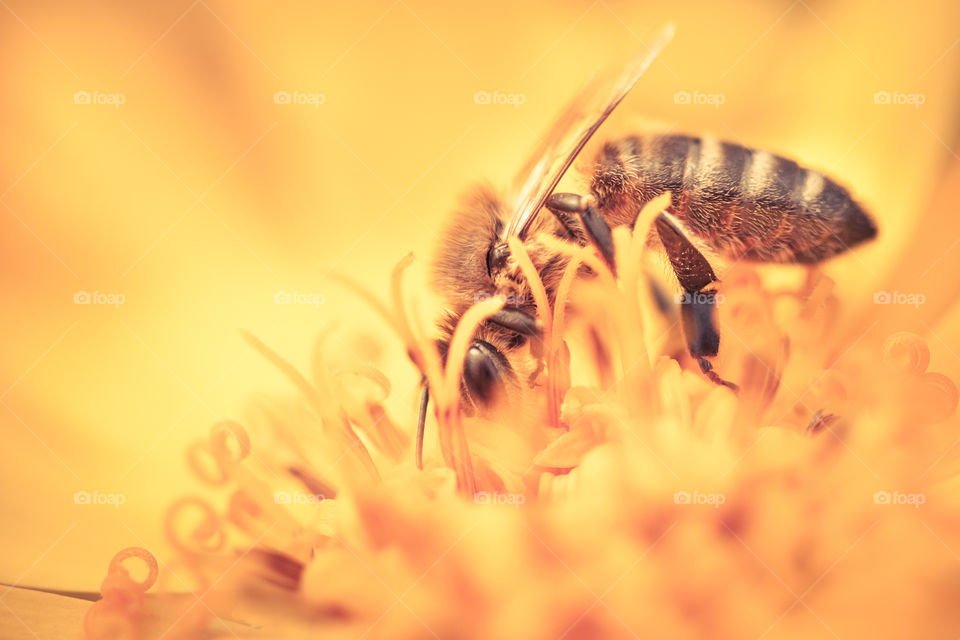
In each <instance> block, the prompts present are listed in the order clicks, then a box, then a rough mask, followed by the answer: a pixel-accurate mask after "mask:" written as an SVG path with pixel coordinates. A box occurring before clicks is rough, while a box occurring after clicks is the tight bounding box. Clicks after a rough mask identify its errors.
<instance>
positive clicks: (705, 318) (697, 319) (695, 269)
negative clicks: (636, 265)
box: [655, 214, 739, 392]
mask: <svg viewBox="0 0 960 640" xmlns="http://www.w3.org/2000/svg"><path fill="white" fill-rule="evenodd" d="M655 225H656V228H657V234H658V235H659V236H660V241H661V242H662V243H663V247H664V249H665V250H666V252H667V258H669V259H670V265H671V266H672V267H673V272H674V273H675V274H676V276H677V280H679V281H680V286H681V287H682V288H683V294H682V295H681V296H680V319H681V322H682V325H683V335H684V337H685V338H686V341H687V348H688V349H689V351H690V355H691V356H692V357H693V358H694V359H695V360H696V361H697V363H698V364H699V365H700V370H701V371H702V372H703V374H704V375H705V376H707V378H708V379H710V380H711V381H712V382H714V383H715V384H718V385H723V386H725V387H728V388H730V389H732V390H733V391H735V392H736V391H738V390H739V387H737V385H735V384H734V383H732V382H728V381H727V380H724V379H723V378H721V377H720V376H719V375H718V374H717V372H716V371H714V370H713V363H711V362H710V361H709V360H708V359H707V358H712V357H715V356H716V355H717V353H719V351H720V335H719V334H718V333H717V328H716V305H717V298H716V291H714V290H712V289H708V288H707V287H708V286H709V285H710V284H712V283H714V282H717V281H718V278H717V276H716V274H715V273H714V272H713V267H711V266H710V263H709V262H708V261H707V259H706V258H705V257H704V255H703V254H702V253H701V252H700V250H699V249H697V248H696V246H694V244H693V243H692V242H690V240H689V239H687V237H686V236H685V235H684V233H683V231H682V230H681V229H679V228H678V227H677V226H676V225H675V224H674V223H673V222H672V221H671V220H670V219H669V218H668V217H667V216H664V215H663V214H660V215H659V216H658V217H657V219H656V222H655Z"/></svg>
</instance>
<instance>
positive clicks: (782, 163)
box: [593, 135, 876, 262]
mask: <svg viewBox="0 0 960 640" xmlns="http://www.w3.org/2000/svg"><path fill="white" fill-rule="evenodd" d="M593 191H594V195H595V196H596V197H597V199H598V201H599V203H600V206H601V211H602V212H603V214H604V216H606V217H607V219H608V220H609V221H610V222H611V223H614V224H632V223H633V220H634V219H636V216H637V214H638V213H639V211H640V209H641V208H642V206H643V204H644V203H646V202H648V201H650V200H651V199H653V198H655V197H657V196H658V195H660V194H661V193H663V192H664V191H670V192H671V193H672V194H673V205H672V206H671V208H670V211H671V213H672V214H673V215H674V216H676V217H677V218H679V219H680V220H682V221H683V222H684V223H685V225H686V226H687V227H688V228H689V229H690V230H691V231H692V232H694V233H696V234H697V235H698V236H699V237H700V238H701V239H702V240H704V241H705V242H707V243H708V244H709V245H710V246H712V247H714V248H715V249H716V250H718V251H720V252H722V253H724V254H726V255H727V256H729V257H731V258H734V259H736V258H744V259H747V260H759V261H765V262H767V261H776V262H818V261H820V260H824V259H826V258H829V257H831V256H834V255H836V254H838V253H842V252H843V251H845V250H847V249H849V248H850V247H852V246H854V245H856V244H859V243H861V242H863V241H864V240H869V239H871V238H873V237H874V236H875V235H876V227H874V225H873V222H872V220H871V219H870V217H869V216H868V215H867V214H866V213H865V212H864V211H863V209H861V208H860V206H859V205H857V203H856V202H854V201H853V199H852V198H851V197H850V194H849V193H847V190H846V189H844V188H843V187H841V186H840V185H838V184H837V183H836V182H834V181H833V180H831V179H829V178H827V177H826V176H824V175H823V174H822V173H819V172H817V171H813V170H811V169H804V168H803V167H800V166H798V165H797V163H795V162H793V161H792V160H788V159H786V158H782V157H780V156H777V155H774V154H772V153H769V152H767V151H761V150H757V149H748V148H746V147H743V146H740V145H737V144H729V143H726V142H720V141H718V140H715V139H712V138H694V137H690V136H682V135H666V136H652V135H651V136H645V137H633V138H625V139H623V140H619V141H617V142H611V143H608V144H606V145H605V146H604V148H603V151H602V152H601V153H600V157H599V159H598V162H597V167H596V171H595V173H594V178H593Z"/></svg>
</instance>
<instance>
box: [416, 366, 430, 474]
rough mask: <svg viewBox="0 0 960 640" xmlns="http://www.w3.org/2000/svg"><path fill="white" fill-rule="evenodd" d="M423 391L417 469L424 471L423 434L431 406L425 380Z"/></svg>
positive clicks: (418, 432) (418, 425) (425, 380)
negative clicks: (429, 406) (428, 407)
mask: <svg viewBox="0 0 960 640" xmlns="http://www.w3.org/2000/svg"><path fill="white" fill-rule="evenodd" d="M422 384H423V391H421V393H420V418H419V420H418V421H417V453H416V460H417V469H420V470H421V471H423V432H424V431H425V430H426V427H427V405H428V404H430V385H428V384H427V379H426V378H424V379H423V383H422Z"/></svg>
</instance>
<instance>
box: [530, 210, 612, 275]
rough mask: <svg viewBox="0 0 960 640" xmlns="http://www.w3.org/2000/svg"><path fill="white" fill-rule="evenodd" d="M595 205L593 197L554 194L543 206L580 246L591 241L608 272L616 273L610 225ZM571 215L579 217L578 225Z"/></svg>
mask: <svg viewBox="0 0 960 640" xmlns="http://www.w3.org/2000/svg"><path fill="white" fill-rule="evenodd" d="M595 204H596V201H595V200H594V198H593V196H580V195H577V194H575V193H555V194H553V195H552V196H550V197H549V198H547V201H546V203H545V206H546V207H547V209H549V210H550V213H552V214H553V215H554V216H556V218H557V220H559V221H560V224H562V225H563V226H564V227H565V228H566V229H567V231H568V232H569V233H570V235H572V236H573V237H574V238H575V239H576V240H577V241H578V242H579V243H580V244H583V245H585V244H586V243H587V240H588V239H589V240H590V241H592V242H593V244H594V246H596V247H597V249H599V251H600V255H602V256H603V260H604V262H606V263H607V266H608V267H610V270H611V271H614V272H616V271H615V268H614V267H615V263H614V257H613V234H612V233H611V232H610V225H608V224H607V221H606V220H604V219H603V216H602V215H600V213H599V212H598V211H597V210H596V208H595V207H594V205H595ZM571 214H579V215H580V221H579V224H578V222H577V220H576V218H574V216H573V215H571ZM581 225H582V226H581Z"/></svg>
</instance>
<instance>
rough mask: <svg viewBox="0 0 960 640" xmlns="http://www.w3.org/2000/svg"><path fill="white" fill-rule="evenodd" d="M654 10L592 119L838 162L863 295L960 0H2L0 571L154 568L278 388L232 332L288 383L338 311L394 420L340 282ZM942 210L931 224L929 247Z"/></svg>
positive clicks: (422, 253) (504, 173)
mask: <svg viewBox="0 0 960 640" xmlns="http://www.w3.org/2000/svg"><path fill="white" fill-rule="evenodd" d="M668 21H673V22H674V23H675V24H676V26H677V36H676V37H675V39H674V41H673V42H672V43H671V44H670V46H669V47H668V48H667V50H666V51H665V52H664V54H663V56H662V58H661V59H660V61H658V62H657V63H655V64H654V65H653V67H651V69H650V71H649V72H648V74H647V76H646V77H645V78H643V79H642V80H641V83H640V84H639V86H638V88H637V89H636V90H635V91H634V92H633V93H632V94H631V95H630V96H629V97H628V99H627V100H626V102H625V103H624V105H623V106H622V107H621V109H620V110H619V112H618V113H617V114H615V117H614V118H612V119H611V121H610V123H609V124H608V126H606V127H605V128H604V130H602V131H601V134H600V136H601V137H604V136H610V135H615V134H616V133H617V132H618V131H619V132H623V131H626V130H628V129H629V128H630V127H631V125H633V124H635V123H639V122H640V121H641V119H643V120H652V121H655V122H658V123H660V124H661V125H664V126H669V127H672V128H674V129H676V130H679V131H688V132H694V133H713V134H715V135H717V136H720V137H723V138H727V139H729V140H731V141H736V142H741V143H743V144H746V145H749V146H756V147H764V148H768V149H771V150H773V151H776V152H780V153H783V154H785V155H789V156H791V157H793V158H795V159H797V160H798V161H800V162H801V163H802V164H807V165H810V166H813V167H817V168H820V169H823V170H825V171H827V172H828V173H830V174H831V175H833V176H835V177H836V178H838V179H839V180H840V181H841V182H843V183H845V184H847V185H848V186H850V188H851V190H852V191H853V193H854V194H855V195H856V196H857V197H858V199H860V200H861V201H862V202H863V203H864V204H865V205H866V206H867V207H868V208H869V209H870V210H872V211H873V212H875V214H876V216H877V218H878V219H879V222H880V228H881V237H880V240H879V241H878V242H877V243H875V244H874V245H873V246H870V247H866V248H864V249H863V250H858V251H857V253H856V255H854V256H848V257H845V258H843V259H842V260H841V261H840V262H842V264H843V265H844V266H845V267H846V271H845V272H844V276H843V277H842V278H838V280H839V281H840V286H841V287H842V288H844V289H847V290H849V291H859V292H860V293H861V294H862V293H863V292H867V294H869V293H870V292H873V291H875V290H876V289H877V288H878V282H879V281H881V280H882V279H884V278H886V277H887V276H888V275H889V270H890V268H891V265H892V264H893V261H894V258H895V257H896V256H898V255H900V254H902V253H904V252H906V251H909V246H908V244H909V242H910V239H911V237H912V236H911V234H913V233H914V231H915V229H914V228H915V226H916V221H917V219H918V218H919V216H920V214H921V212H922V211H923V210H924V207H925V206H926V204H927V202H928V199H929V198H930V195H931V192H932V190H933V189H934V186H935V185H936V184H937V183H938V182H939V181H940V179H941V177H942V171H943V168H944V166H945V164H946V161H947V160H950V159H952V158H955V157H956V156H955V155H954V153H955V152H954V151H953V150H955V149H956V148H957V147H956V136H957V124H958V121H957V117H956V113H957V109H956V106H957V103H958V97H960V95H958V90H960V85H958V82H957V79H958V78H960V73H958V72H960V46H958V42H960V5H958V4H957V3H955V2H949V1H943V2H935V1H930V2H923V1H921V2H913V3H902V2H861V1H851V2H842V3H838V2H813V1H809V2H804V1H802V0H798V1H796V2H790V1H777V2H771V1H768V0H765V1H763V2H760V1H757V2H750V1H744V2H737V3H707V2H699V1H697V2H689V3H666V2H660V3H651V2H620V1H614V0H597V1H591V0H577V1H568V2H557V3H547V2H542V1H536V2H528V3H518V2H499V1H498V2H490V3H484V4H483V5H482V6H481V5H476V6H474V5H470V6H469V7H468V6H466V5H457V4H453V3H441V2H420V1H417V0H402V1H401V0H398V1H397V2H393V3H391V2H389V1H387V2H357V3H293V2H291V3H286V2H284V3H263V2H259V3H258V2H252V1H246V0H244V1H231V2H216V1H214V0H196V1H191V0H185V1H183V2H169V3H156V4H153V5H148V4H146V3H130V2H103V3H87V2H58V3H56V2H47V3H34V2H22V1H14V0H2V1H0V55H2V58H0V59H2V60H3V61H4V73H3V74H2V76H0V140H2V141H3V145H2V153H0V224H2V230H0V242H2V243H3V246H2V249H0V260H2V263H3V264H2V274H3V275H2V278H3V281H2V285H0V298H2V307H3V314H2V316H0V322H2V326H0V330H2V335H3V358H2V360H0V399H2V405H0V428H2V434H3V435H2V442H3V444H2V449H0V450H2V454H0V455H2V458H0V474H2V482H3V484H2V487H3V488H2V492H0V505H2V513H3V525H4V526H3V527H2V530H0V548H2V549H3V552H2V555H0V581H3V582H6V583H14V582H16V583H18V584H23V585H41V586H47V587H61V588H94V587H95V586H96V585H97V583H98V582H99V579H100V577H101V576H102V575H103V571H104V569H105V566H106V563H107V562H108V561H109V559H110V557H111V556H112V555H113V553H114V552H115V551H117V550H118V549H119V548H122V547H125V546H129V545H142V546H147V547H149V548H151V549H153V550H155V551H159V554H158V555H161V556H162V555H163V550H164V549H165V547H164V543H163V540H162V526H161V522H162V516H163V512H164V508H165V505H166V504H167V503H168V502H169V501H170V500H171V499H172V498H173V497H175V496H178V495H181V494H183V493H185V492H188V491H190V490H191V487H192V486H193V484H194V482H193V480H192V478H191V477H190V475H189V474H188V472H187V470H186V466H185V464H184V461H183V451H184V448H185V446H186V444H187V443H189V442H190V441H191V440H193V439H195V438H196V437H198V435H200V434H202V433H205V432H206V431H207V429H208V428H209V426H210V425H211V424H212V423H214V422H215V421H216V420H218V419H220V418H230V417H240V416H242V411H243V406H244V403H245V401H246V399H248V398H249V396H250V394H251V393H253V392H259V391H264V390H266V391H279V392H287V391H289V389H288V387H287V385H286V383H285V381H284V380H283V379H282V378H281V377H280V376H279V374H277V373H276V372H275V371H274V370H273V368H272V367H270V366H269V365H268V364H266V363H264V362H263V361H261V360H260V359H259V358H258V357H257V356H256V355H255V354H254V353H252V351H251V350H250V349H249V348H248V347H246V345H245V343H244V342H243V341H242V339H241V337H240V334H239V332H238V329H247V330H249V331H250V332H252V333H254V334H255V335H257V336H258V337H260V338H261V339H262V340H264V341H265V342H266V343H267V344H269V345H270V346H271V347H273V348H274V349H275V350H277V351H278V352H279V353H281V354H283V355H284V356H286V357H288V358H289V359H290V360H291V361H292V362H293V363H294V364H296V365H297V366H298V367H301V368H303V369H307V368H308V367H309V360H310V351H311V348H312V342H313V338H314V336H315V335H316V333H317V331H318V330H319V329H320V328H322V327H325V326H330V325H331V324H334V323H335V326H336V338H337V339H336V340H335V341H334V347H335V348H338V349H341V350H342V351H343V352H344V353H347V354H351V353H354V354H357V355H358V356H359V357H361V358H364V359H368V358H369V359H373V360H376V361H378V363H379V364H380V365H381V366H383V368H384V369H385V370H387V371H388V372H391V373H392V377H393V379H394V381H395V383H396V384H395V390H394V394H395V395H396V396H397V403H398V406H400V407H403V408H405V407H412V402H413V398H412V396H411V392H412V391H413V389H414V385H415V382H416V376H415V375H414V372H413V370H412V367H410V365H409V364H407V363H406V362H404V359H403V354H402V352H401V351H400V350H399V349H398V346H397V343H396V342H394V341H392V339H391V338H390V337H389V336H386V335H385V330H384V327H383V326H382V325H379V324H377V322H376V321H374V320H373V319H372V317H371V316H372V314H371V313H370V312H369V310H368V309H367V308H366V307H364V306H363V305H362V304H361V303H359V302H358V301H357V300H356V298H355V296H353V295H352V294H351V293H350V292H349V291H346V290H344V288H343V287H342V286H340V285H338V284H336V283H335V282H334V281H333V280H331V277H330V276H331V274H332V273H334V272H339V273H344V274H352V275H353V276H354V277H356V278H357V279H359V280H362V281H363V282H365V283H366V284H367V285H368V286H369V287H370V288H372V289H374V290H375V291H378V292H384V291H385V289H386V279H387V276H388V274H389V271H390V269H391V267H392V266H393V264H394V263H395V262H396V261H397V260H398V259H400V258H401V257H402V256H403V255H405V254H406V253H408V252H410V251H413V252H414V253H415V254H416V256H417V258H418V265H419V266H420V267H421V271H419V272H418V275H417V276H416V277H417V278H418V280H417V282H420V283H423V282H424V275H423V274H424V271H423V270H422V267H423V264H424V262H425V260H426V259H427V258H429V256H430V255H431V253H432V249H433V246H434V243H435V241H436V237H437V234H438V233H439V231H440V229H441V228H442V226H443V224H444V220H445V218H446V216H447V214H448V213H449V212H450V210H451V209H452V208H453V206H454V205H455V203H456V202H457V199H458V197H459V195H460V194H461V193H462V192H463V191H464V190H465V189H466V188H468V187H469V186H470V185H471V184H472V183H474V182H477V181H484V180H487V181H490V182H492V183H493V184H496V185H499V186H506V185H508V184H509V182H510V179H511V177H512V174H513V172H514V171H515V170H516V169H517V168H518V167H519V166H520V165H521V164H522V162H523V160H524V159H525V158H526V156H527V155H528V154H529V153H530V151H531V150H532V149H533V148H534V147H535V146H536V144H537V136H538V135H541V134H542V132H543V131H544V130H545V128H546V127H547V125H548V124H549V123H550V121H551V119H552V118H553V117H554V116H555V115H556V113H557V111H558V110H559V109H560V108H561V106H562V105H563V104H564V103H565V102H566V101H567V100H568V99H569V97H570V96H571V95H572V93H574V92H575V91H576V90H577V88H579V86H580V85H582V84H583V82H584V81H585V80H586V79H587V78H588V77H589V75H590V74H591V72H592V71H593V70H595V69H597V68H598V67H601V66H604V65H608V64H610V63H611V62H615V61H618V60H621V59H624V58H625V57H626V56H629V55H631V54H632V53H634V52H635V51H637V50H639V49H640V48H642V46H643V45H642V42H643V41H645V40H646V39H647V38H649V37H651V36H652V34H653V33H654V32H655V31H656V29H657V28H658V27H660V26H661V25H662V24H664V23H666V22H668ZM481 91H486V92H489V93H491V94H492V93H494V92H497V93H499V94H513V95H516V96H522V102H523V104H522V105H519V106H516V107H515V106H512V105H507V104H477V103H476V102H475V100H474V94H476V93H477V92H481ZM277 92H286V93H280V94H279V95H277ZM678 92H686V93H687V94H689V95H690V96H693V99H692V100H691V103H689V104H684V103H683V102H684V101H683V100H682V99H678V98H676V96H677V94H678ZM877 92H888V93H889V94H890V95H891V96H893V98H892V102H894V104H882V102H883V100H882V98H881V99H879V102H880V103H878V100H877V99H876V98H875V95H876V94H877ZM681 95H682V93H681ZM697 96H714V98H713V99H711V100H709V102H712V104H709V103H708V104H697V103H696V102H697V100H698V98H697ZM717 96H721V97H722V98H721V99H717ZM897 96H900V97H901V98H902V101H904V102H905V103H904V104H896V101H897ZM904 96H906V97H904ZM910 96H913V98H912V99H911V98H910ZM917 96H922V104H919V105H917V104H916V103H917V102H918V99H917ZM286 98H289V101H288V100H286ZM720 101H722V104H719V105H717V104H716V103H717V102H720ZM954 219H957V218H956V217H955V218H954ZM957 220H958V223H957V224H956V225H954V227H953V228H951V229H938V230H932V231H926V232H925V233H928V232H933V233H936V234H938V235H941V236H942V237H943V238H945V239H946V242H945V244H944V247H949V246H950V244H951V242H953V240H954V239H955V238H956V237H957V234H958V230H960V219H957ZM935 258H936V256H935V255H931V256H930V260H929V261H930V262H931V263H932V264H931V267H930V271H929V276H928V277H929V278H935V277H936V270H937V269H938V268H941V267H942V266H943V265H938V264H935V263H934V259H935ZM831 268H837V265H831ZM83 292H86V293H87V294H89V295H90V298H89V302H90V303H89V304H78V302H83V301H84V298H83V295H84V294H83ZM284 292H286V293H290V294H294V293H296V294H299V297H298V298H296V299H295V300H294V302H295V303H293V304H276V303H275V298H276V296H277V295H278V294H280V295H281V298H280V300H281V301H282V300H283V298H282V295H283V293H284ZM414 293H415V295H416V296H417V297H418V299H419V300H421V301H422V302H423V303H424V305H425V309H429V308H430V301H429V294H428V293H427V292H426V291H425V290H416V291H414ZM78 294H79V295H80V298H78V299H77V300H76V301H75V297H76V296H77V295H78ZM121 301H122V303H120V304H112V303H119V302H121ZM424 313H425V314H426V313H428V311H424ZM366 330H372V331H374V332H378V333H381V334H384V340H383V345H382V349H381V350H379V351H378V347H376V345H373V344H371V343H370V342H369V341H368V340H367V339H366V338H365V331H366ZM951 368H952V369H953V370H954V371H955V370H956V363H954V364H952V365H950V364H947V363H944V364H942V365H941V366H940V369H941V370H944V369H946V370H950V369H951ZM410 424H411V425H412V422H411V423H410ZM83 491H87V492H91V493H93V492H98V493H99V494H101V495H102V494H119V495H122V496H123V501H124V504H122V505H121V506H119V507H114V506H111V505H96V504H76V503H75V499H74V494H75V493H76V492H83Z"/></svg>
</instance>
